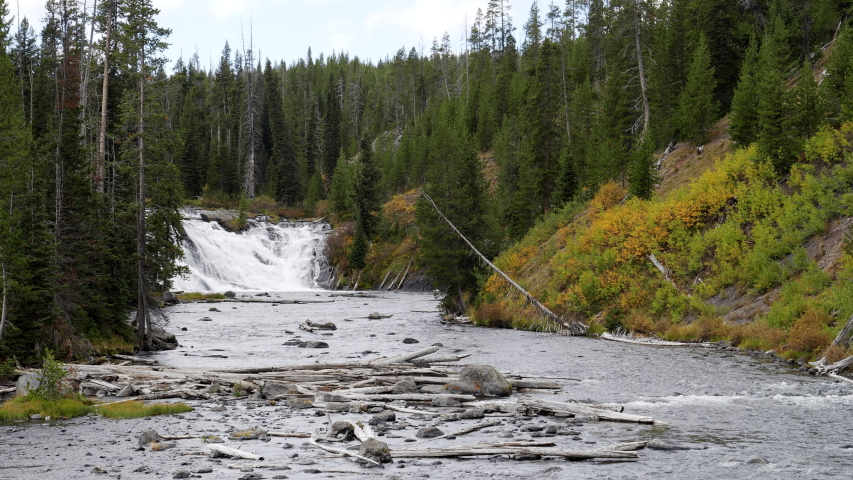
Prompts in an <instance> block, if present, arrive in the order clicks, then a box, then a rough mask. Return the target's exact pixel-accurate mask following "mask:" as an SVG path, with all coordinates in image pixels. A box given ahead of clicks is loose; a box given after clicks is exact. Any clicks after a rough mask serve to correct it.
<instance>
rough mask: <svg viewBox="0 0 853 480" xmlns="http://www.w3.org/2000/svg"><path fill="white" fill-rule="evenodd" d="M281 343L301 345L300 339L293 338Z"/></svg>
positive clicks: (293, 345)
mask: <svg viewBox="0 0 853 480" xmlns="http://www.w3.org/2000/svg"><path fill="white" fill-rule="evenodd" d="M282 345H284V346H286V347H298V346H300V345H302V340H297V339H295V338H294V339H292V340H288V341H286V342H284V343H283V344H282Z"/></svg>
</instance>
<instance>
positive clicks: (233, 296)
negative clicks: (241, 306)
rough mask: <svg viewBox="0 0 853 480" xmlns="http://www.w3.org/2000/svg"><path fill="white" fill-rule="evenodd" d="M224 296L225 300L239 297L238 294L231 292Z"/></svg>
mask: <svg viewBox="0 0 853 480" xmlns="http://www.w3.org/2000/svg"><path fill="white" fill-rule="evenodd" d="M223 295H225V298H236V297H237V294H236V293H234V292H232V291H231V290H228V291H227V292H225V293H223Z"/></svg>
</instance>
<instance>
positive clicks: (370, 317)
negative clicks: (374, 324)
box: [367, 312, 382, 320]
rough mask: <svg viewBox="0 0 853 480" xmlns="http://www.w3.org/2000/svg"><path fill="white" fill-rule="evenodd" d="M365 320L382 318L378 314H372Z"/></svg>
mask: <svg viewBox="0 0 853 480" xmlns="http://www.w3.org/2000/svg"><path fill="white" fill-rule="evenodd" d="M367 318H369V319H370V320H379V319H380V318H382V315H380V314H379V312H373V313H371V314H370V315H368V316H367Z"/></svg>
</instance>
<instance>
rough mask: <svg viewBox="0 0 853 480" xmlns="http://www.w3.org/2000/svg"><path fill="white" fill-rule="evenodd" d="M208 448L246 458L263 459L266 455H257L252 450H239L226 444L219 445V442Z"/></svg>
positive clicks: (227, 454)
mask: <svg viewBox="0 0 853 480" xmlns="http://www.w3.org/2000/svg"><path fill="white" fill-rule="evenodd" d="M207 448H209V449H211V450H213V451H214V452H219V453H221V454H222V455H226V456H229V457H238V458H245V459H246V460H263V459H264V457H262V456H260V455H256V454H254V453H252V452H244V451H243V450H239V449H236V448H231V447H226V446H225V445H219V444H217V443H211V444H210V445H208V446H207Z"/></svg>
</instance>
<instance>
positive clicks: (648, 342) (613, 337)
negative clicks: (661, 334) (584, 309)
mask: <svg viewBox="0 0 853 480" xmlns="http://www.w3.org/2000/svg"><path fill="white" fill-rule="evenodd" d="M601 338H602V339H603V340H610V341H611V342H622V343H628V344H631V345H645V346H651V347H710V346H711V344H710V343H699V342H697V343H685V342H670V341H668V340H661V339H659V338H643V337H637V336H634V335H630V334H627V333H624V334H613V333H607V332H604V333H602V334H601Z"/></svg>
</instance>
